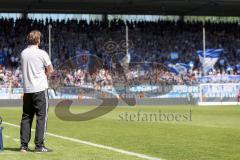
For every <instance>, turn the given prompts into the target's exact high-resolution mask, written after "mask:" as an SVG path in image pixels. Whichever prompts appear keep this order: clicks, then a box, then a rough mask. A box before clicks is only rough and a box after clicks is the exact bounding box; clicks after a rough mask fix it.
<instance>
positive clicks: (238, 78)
mask: <svg viewBox="0 0 240 160" xmlns="http://www.w3.org/2000/svg"><path fill="white" fill-rule="evenodd" d="M197 81H198V82H199V83H240V75H222V76H216V75H213V76H203V77H197Z"/></svg>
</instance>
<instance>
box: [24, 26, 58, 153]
mask: <svg viewBox="0 0 240 160" xmlns="http://www.w3.org/2000/svg"><path fill="white" fill-rule="evenodd" d="M40 39H41V33H40V32H39V31H37V30H34V31H32V32H30V33H29V34H28V36H27V43H28V47H27V48H26V49H24V50H23V51H22V53H21V65H22V72H23V89H24V96H23V114H22V120H21V131H20V139H21V148H20V151H21V152H27V151H28V143H29V141H30V139H31V127H32V121H33V118H34V115H36V120H37V123H36V133H35V152H49V151H50V150H49V149H47V148H46V147H45V146H44V140H45V134H46V128H47V112H48V95H47V88H48V81H47V76H50V74H51V73H52V72H53V67H52V64H51V60H50V58H49V56H48V54H47V52H45V51H44V50H41V49H39V45H40Z"/></svg>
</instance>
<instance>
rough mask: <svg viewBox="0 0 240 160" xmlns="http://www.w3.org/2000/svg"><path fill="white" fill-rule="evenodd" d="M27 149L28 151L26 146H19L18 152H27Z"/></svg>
mask: <svg viewBox="0 0 240 160" xmlns="http://www.w3.org/2000/svg"><path fill="white" fill-rule="evenodd" d="M27 151H28V147H26V146H21V147H20V152H22V153H27Z"/></svg>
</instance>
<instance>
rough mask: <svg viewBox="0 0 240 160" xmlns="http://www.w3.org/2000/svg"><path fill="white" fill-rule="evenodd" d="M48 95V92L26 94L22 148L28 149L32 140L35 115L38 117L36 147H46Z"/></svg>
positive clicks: (22, 122)
mask: <svg viewBox="0 0 240 160" xmlns="http://www.w3.org/2000/svg"><path fill="white" fill-rule="evenodd" d="M47 112H48V94H47V90H45V91H41V92H36V93H24V96H23V114H22V121H21V129H20V139H21V146H25V147H28V143H29V141H30V139H31V128H32V122H33V118H34V115H36V120H37V123H36V132H35V141H34V142H35V145H36V147H42V146H44V139H45V134H46V129H47Z"/></svg>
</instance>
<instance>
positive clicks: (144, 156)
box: [3, 122, 163, 160]
mask: <svg viewBox="0 0 240 160" xmlns="http://www.w3.org/2000/svg"><path fill="white" fill-rule="evenodd" d="M3 124H6V125H9V126H12V127H17V128H20V126H19V125H16V124H12V123H8V122H3ZM32 131H35V130H34V129H32ZM46 134H47V135H49V136H52V137H56V138H60V139H64V140H68V141H72V142H77V143H80V144H85V145H89V146H93V147H97V148H101V149H106V150H110V151H114V152H118V153H122V154H126V155H130V156H135V157H138V158H142V159H147V160H163V159H160V158H157V157H151V156H148V155H145V154H140V153H135V152H130V151H126V150H123V149H118V148H114V147H110V146H105V145H101V144H96V143H92V142H88V141H83V140H79V139H76V138H70V137H65V136H60V135H56V134H53V133H48V132H47V133H46Z"/></svg>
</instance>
